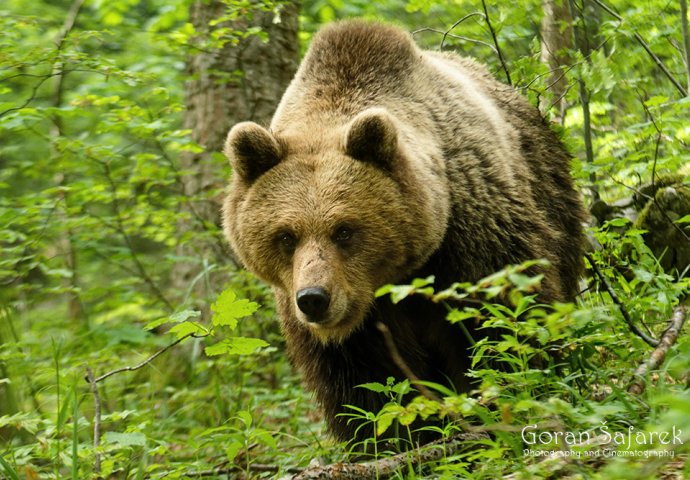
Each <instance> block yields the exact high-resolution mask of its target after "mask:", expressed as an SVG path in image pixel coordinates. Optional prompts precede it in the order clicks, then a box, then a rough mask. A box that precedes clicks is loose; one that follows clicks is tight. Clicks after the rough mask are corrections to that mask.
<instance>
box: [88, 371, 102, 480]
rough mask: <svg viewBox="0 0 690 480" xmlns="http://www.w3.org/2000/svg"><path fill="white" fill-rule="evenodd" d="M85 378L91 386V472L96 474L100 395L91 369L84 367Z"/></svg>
mask: <svg viewBox="0 0 690 480" xmlns="http://www.w3.org/2000/svg"><path fill="white" fill-rule="evenodd" d="M86 380H87V381H88V382H89V385H90V386H91V393H92V394H93V404H94V414H93V450H94V452H95V460H94V465H93V472H94V473H95V474H96V476H99V474H100V473H101V454H100V453H99V452H98V446H99V445H100V444H101V396H100V395H99V394H98V385H97V384H96V382H97V380H96V379H95V378H94V376H93V371H91V369H90V368H89V367H86Z"/></svg>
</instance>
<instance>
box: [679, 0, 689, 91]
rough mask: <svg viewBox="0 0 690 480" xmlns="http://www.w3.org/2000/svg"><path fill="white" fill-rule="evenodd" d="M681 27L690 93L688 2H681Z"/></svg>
mask: <svg viewBox="0 0 690 480" xmlns="http://www.w3.org/2000/svg"><path fill="white" fill-rule="evenodd" d="M680 27H681V31H682V32H683V52H682V53H683V60H684V62H683V63H685V74H686V75H687V77H688V79H687V80H688V91H690V33H688V0H680Z"/></svg>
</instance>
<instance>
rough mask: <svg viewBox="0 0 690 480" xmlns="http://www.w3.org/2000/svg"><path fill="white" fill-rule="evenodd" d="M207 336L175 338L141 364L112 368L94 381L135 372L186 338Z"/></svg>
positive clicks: (191, 335) (193, 335)
mask: <svg viewBox="0 0 690 480" xmlns="http://www.w3.org/2000/svg"><path fill="white" fill-rule="evenodd" d="M207 336H208V335H207V334H204V335H198V334H195V333H188V334H187V335H185V336H183V337H180V338H178V339H177V340H175V341H174V342H172V343H171V344H169V345H166V346H165V347H163V348H161V349H160V350H158V351H157V352H156V353H154V354H153V355H151V356H150V357H149V358H147V359H146V360H144V361H143V362H141V363H139V364H137V365H135V366H133V367H131V366H130V367H122V368H117V369H115V370H112V371H110V372H108V373H104V374H103V375H101V376H100V377H98V378H96V379H95V380H94V382H95V383H98V382H100V381H103V380H105V379H106V378H108V377H110V376H112V375H115V374H117V373H121V372H133V371H135V370H139V369H140V368H143V367H145V366H146V365H148V364H149V363H151V362H152V361H153V360H155V359H156V357H158V356H159V355H161V354H163V353H165V352H167V351H168V350H170V349H171V348H172V347H174V346H175V345H177V344H178V343H181V342H182V341H183V340H186V339H188V338H190V337H191V338H204V337H207ZM87 380H88V378H87Z"/></svg>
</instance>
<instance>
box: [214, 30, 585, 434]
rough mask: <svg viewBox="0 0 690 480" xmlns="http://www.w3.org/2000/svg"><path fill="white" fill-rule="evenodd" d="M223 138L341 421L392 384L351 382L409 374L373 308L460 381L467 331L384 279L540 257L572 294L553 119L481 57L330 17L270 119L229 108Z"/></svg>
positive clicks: (271, 275) (297, 335)
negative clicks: (389, 290)
mask: <svg viewBox="0 0 690 480" xmlns="http://www.w3.org/2000/svg"><path fill="white" fill-rule="evenodd" d="M226 154H227V156H228V157H229V159H230V161H231V164H232V167H233V170H234V176H233V179H232V185H231V189H230V193H229V195H228V197H227V200H226V203H225V206H224V212H223V213H224V226H225V232H226V235H227V237H228V239H229V241H230V243H231V245H232V247H233V249H234V251H235V252H236V254H237V255H238V257H239V258H240V259H241V261H242V262H243V263H244V265H245V266H246V267H247V268H248V269H249V270H251V271H252V272H254V273H255V274H256V275H258V276H259V277H260V278H262V279H263V280H265V281H267V282H268V283H270V284H271V285H272V286H273V288H274V292H275V296H276V303H277V307H278V311H279V314H280V318H281V321H282V329H283V332H284V335H285V337H286V342H287V348H288V355H289V358H290V360H291V362H292V363H293V364H294V365H295V367H296V368H297V369H298V370H299V371H300V372H301V373H302V375H303V378H304V381H305V384H306V386H307V387H308V388H309V389H311V390H312V391H314V392H315V394H316V398H317V400H318V401H319V403H320V404H321V405H322V407H323V408H324V410H325V415H326V419H327V421H328V423H329V425H330V427H331V430H332V431H333V433H334V434H335V435H336V436H337V437H338V438H341V439H349V438H351V437H352V436H353V435H355V433H356V436H357V437H358V438H360V439H361V438H364V437H366V436H368V435H371V433H372V432H371V429H370V428H369V427H368V426H362V425H361V424H358V423H356V422H351V423H348V421H347V419H346V418H345V417H343V416H340V415H338V414H339V413H343V412H347V411H349V410H347V409H346V408H345V407H343V405H355V406H358V407H360V408H363V409H365V410H368V411H378V409H380V407H381V406H382V404H383V402H384V401H385V400H384V399H382V398H381V397H380V396H379V395H377V394H375V393H372V392H370V391H368V390H366V389H362V388H356V386H357V385H360V384H363V383H366V382H382V383H385V382H386V378H387V377H389V376H393V377H396V378H398V379H401V378H403V375H402V373H401V372H400V371H399V369H398V368H397V367H396V365H395V363H394V362H393V361H392V360H391V359H390V356H389V352H388V351H387V349H386V348H385V346H384V343H383V339H382V338H381V335H380V334H379V332H378V331H377V329H376V328H375V325H376V323H377V322H378V321H381V322H384V323H385V324H386V325H387V326H388V328H389V329H390V330H391V331H392V333H393V335H394V338H395V341H396V344H397V347H398V349H399V351H400V354H401V355H402V357H403V358H404V360H405V362H406V363H407V365H408V366H409V367H410V368H411V369H412V371H414V372H415V374H416V375H417V376H418V377H420V378H423V379H426V380H430V381H436V382H439V383H448V381H450V382H452V383H453V385H454V386H455V388H458V389H466V388H467V387H468V384H467V380H466V378H465V372H466V371H467V368H468V347H469V345H468V341H467V340H466V338H465V336H464V335H463V334H462V333H461V332H460V331H459V329H457V327H455V326H452V325H450V324H449V323H448V322H447V321H446V320H445V313H446V312H445V310H444V309H443V308H441V307H439V306H438V305H431V304H430V303H429V302H425V301H423V300H421V299H417V298H414V297H413V298H409V299H407V300H406V301H404V302H402V303H400V304H397V305H393V304H391V303H390V301H389V300H388V299H385V298H381V299H374V292H375V290H376V289H377V288H378V287H380V286H382V285H384V284H387V283H401V282H402V283H404V282H407V281H409V280H410V279H411V278H413V277H424V276H428V275H434V276H435V278H436V283H435V285H436V286H437V287H441V288H442V287H446V286H448V285H449V284H450V283H452V282H453V281H476V280H478V279H480V278H482V277H484V276H486V275H489V274H491V273H493V272H494V271H496V270H499V269H501V268H503V267H504V266H506V265H508V264H515V263H520V262H523V261H525V260H528V259H535V258H545V259H547V260H549V262H550V263H551V265H552V267H551V268H547V269H545V270H544V271H543V272H542V273H543V274H544V279H543V282H542V300H544V301H547V302H550V301H556V300H570V299H572V298H573V296H574V295H575V293H576V285H577V278H578V274H579V272H580V262H581V245H582V231H581V219H582V218H583V213H582V208H581V204H580V200H579V197H578V195H577V193H576V192H575V190H574V189H573V186H572V181H571V178H570V175H569V161H570V158H569V156H568V154H567V153H566V152H565V151H564V149H563V147H562V146H561V143H560V141H559V140H558V138H557V137H556V135H555V134H554V133H553V132H551V131H550V130H549V128H548V126H547V125H546V124H545V123H544V121H543V119H542V118H541V116H540V114H539V113H538V111H537V110H536V109H534V108H533V107H531V106H530V105H529V104H528V103H527V102H526V101H525V100H524V99H523V98H521V97H520V96H519V95H518V94H517V93H516V92H515V91H514V90H513V89H512V88H510V87H508V86H505V85H502V84H501V83H499V82H497V81H496V80H494V79H493V78H492V77H491V75H490V74H489V73H488V72H487V70H486V69H485V68H484V67H483V66H481V65H478V64H477V63H475V62H473V61H472V60H469V59H466V58H461V57H459V56H456V55H452V54H443V53H435V52H429V51H422V50H420V49H418V48H417V47H416V45H415V44H414V42H413V41H412V39H411V37H410V36H409V35H408V34H407V33H404V32H403V31H401V30H399V29H397V28H395V27H391V26H386V25H382V24H378V23H369V22H364V21H346V22H341V23H336V24H333V25H331V26H328V27H326V28H324V29H323V30H322V31H321V32H320V33H318V34H317V35H316V36H315V37H314V40H313V42H312V45H311V47H310V49H309V51H308V52H307V54H306V57H305V58H304V61H303V63H302V65H301V67H300V68H299V71H298V72H297V74H296V76H295V78H294V80H293V81H292V83H291V85H290V87H289V88H288V89H287V91H286V93H285V95H284V97H283V99H282V101H281V103H280V106H279V107H278V110H277V112H276V114H275V116H274V118H273V121H272V123H271V126H270V130H267V129H264V128H263V127H261V126H259V125H256V124H254V123H250V122H245V123H241V124H238V125H236V126H235V127H234V128H233V129H232V130H231V131H230V133H229V135H228V140H227V144H226ZM359 427H361V428H359ZM358 428H359V429H358Z"/></svg>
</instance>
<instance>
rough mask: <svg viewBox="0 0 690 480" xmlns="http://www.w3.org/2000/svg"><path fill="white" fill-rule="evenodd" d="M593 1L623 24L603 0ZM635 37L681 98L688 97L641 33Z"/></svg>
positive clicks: (621, 19) (634, 31)
mask: <svg viewBox="0 0 690 480" xmlns="http://www.w3.org/2000/svg"><path fill="white" fill-rule="evenodd" d="M592 1H593V2H594V3H596V4H597V5H598V6H599V7H601V8H602V9H603V10H605V11H606V12H607V13H608V14H609V15H611V16H612V17H613V18H615V19H616V20H618V21H619V22H621V23H622V22H623V17H621V16H620V15H618V13H616V12H615V11H614V10H613V9H612V8H611V7H609V6H608V5H606V4H605V3H604V2H603V1H602V0H592ZM685 18H686V24H687V14H686V16H685ZM633 37H634V38H635V40H636V41H637V43H639V44H640V46H642V48H644V50H645V52H647V55H649V56H650V58H651V59H652V60H653V61H654V63H655V64H656V66H657V67H659V69H660V70H661V71H662V72H663V73H664V75H666V78H668V79H669V80H670V81H671V83H672V84H673V86H674V87H676V90H678V92H680V94H681V96H682V97H687V96H688V92H687V90H685V88H684V87H683V86H682V85H681V84H680V82H678V80H676V79H675V77H674V76H673V74H672V73H671V72H670V71H669V70H668V68H666V65H664V62H662V61H661V59H660V58H659V57H657V56H656V54H655V53H654V52H653V51H652V49H651V48H650V47H649V45H647V42H645V41H644V38H642V36H641V35H640V34H639V33H637V31H636V30H633Z"/></svg>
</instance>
